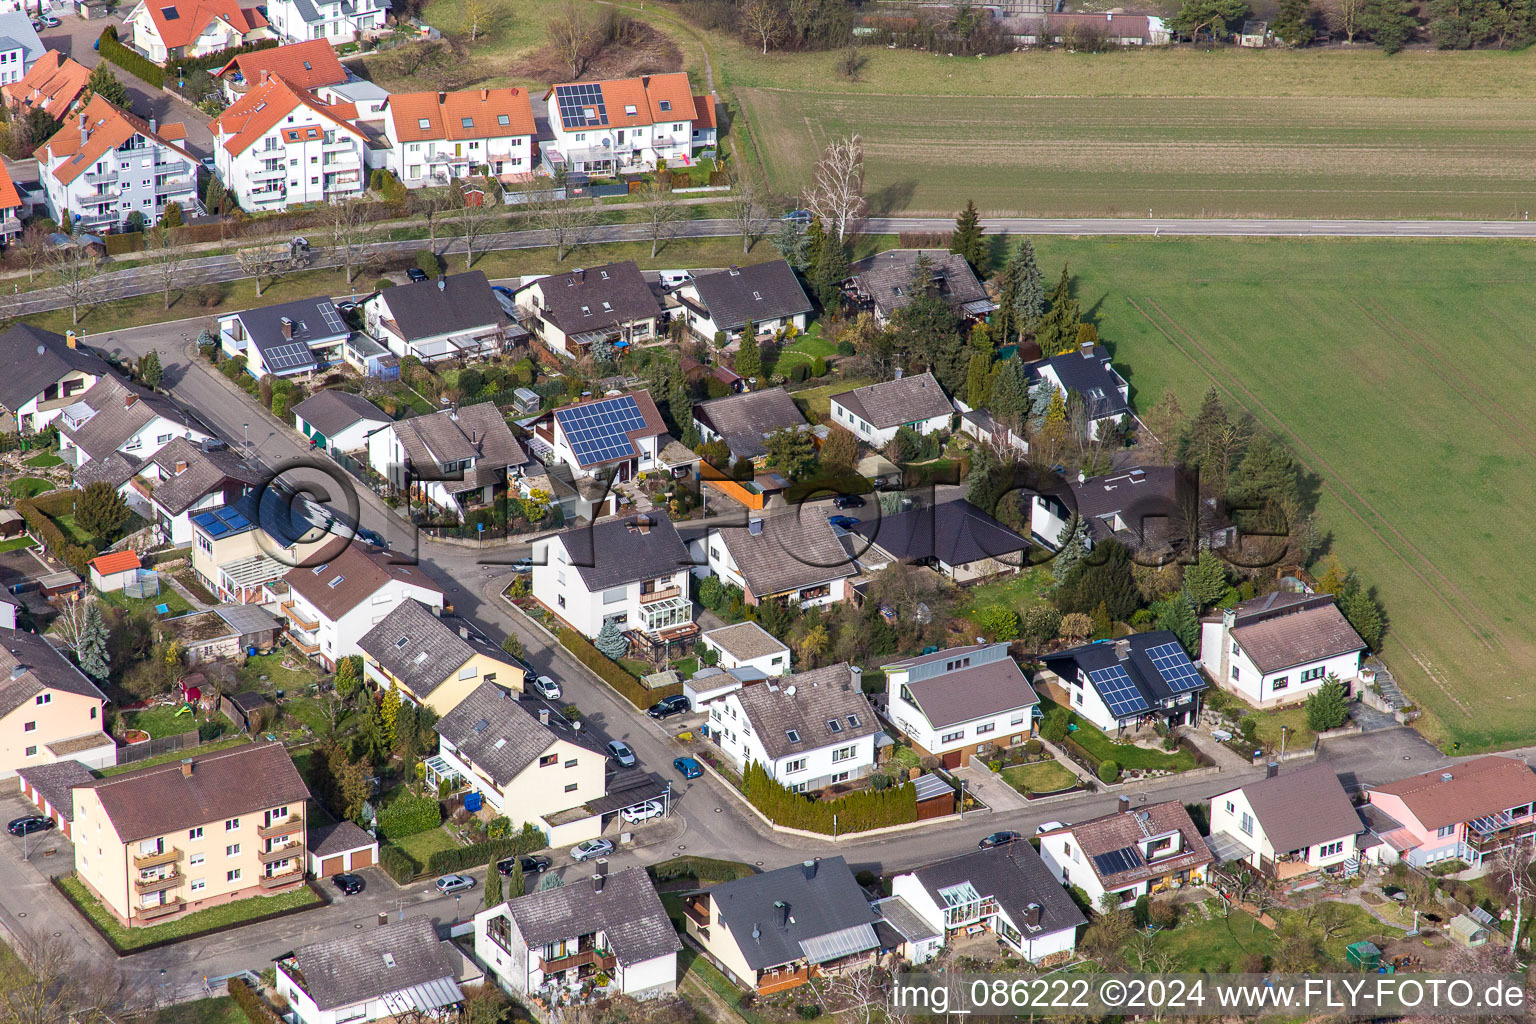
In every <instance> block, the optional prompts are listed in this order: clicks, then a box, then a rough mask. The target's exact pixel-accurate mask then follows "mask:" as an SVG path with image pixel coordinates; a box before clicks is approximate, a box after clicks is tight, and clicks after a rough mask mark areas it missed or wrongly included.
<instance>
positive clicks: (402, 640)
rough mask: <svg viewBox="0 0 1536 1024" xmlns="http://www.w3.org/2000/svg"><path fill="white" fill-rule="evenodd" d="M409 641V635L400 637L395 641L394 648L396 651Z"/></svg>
mask: <svg viewBox="0 0 1536 1024" xmlns="http://www.w3.org/2000/svg"><path fill="white" fill-rule="evenodd" d="M410 642H411V638H410V637H408V636H403V637H401V638H400V639H399V640H396V641H395V650H397V651H398V650H399V649H400V648H402V647H404V646H405V645H406V644H408V643H410Z"/></svg>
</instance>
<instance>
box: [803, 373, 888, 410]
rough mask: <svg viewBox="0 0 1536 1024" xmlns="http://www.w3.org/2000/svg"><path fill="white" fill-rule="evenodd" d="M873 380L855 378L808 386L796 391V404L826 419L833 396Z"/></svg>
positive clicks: (871, 382) (870, 382)
mask: <svg viewBox="0 0 1536 1024" xmlns="http://www.w3.org/2000/svg"><path fill="white" fill-rule="evenodd" d="M873 383H874V381H872V380H864V379H862V378H855V379H851V380H838V381H833V382H831V383H830V384H822V385H819V386H817V387H814V388H806V389H804V390H802V391H796V392H794V397H795V404H796V405H798V406H800V410H801V411H802V412H806V413H814V414H815V415H817V416H819V417H820V418H822V419H826V418H827V415H828V410H830V409H831V408H832V396H833V395H836V394H841V393H842V392H844V391H852V390H853V389H854V388H861V387H863V386H864V385H866V384H873Z"/></svg>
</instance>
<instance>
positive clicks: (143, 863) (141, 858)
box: [133, 846, 181, 871]
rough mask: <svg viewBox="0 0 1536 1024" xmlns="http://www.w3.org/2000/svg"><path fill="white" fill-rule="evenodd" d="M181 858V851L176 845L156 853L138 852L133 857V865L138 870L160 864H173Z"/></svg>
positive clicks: (155, 866)
mask: <svg viewBox="0 0 1536 1024" xmlns="http://www.w3.org/2000/svg"><path fill="white" fill-rule="evenodd" d="M179 860H181V851H180V850H178V849H177V848H176V847H174V846H172V847H168V848H166V849H164V850H161V851H160V852H158V853H144V854H139V855H137V856H135V857H134V858H133V866H134V867H135V868H137V869H138V870H140V871H143V870H145V869H146V868H157V867H159V866H160V865H162V864H174V863H176V862H177V861H179Z"/></svg>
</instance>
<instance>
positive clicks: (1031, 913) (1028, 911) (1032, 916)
mask: <svg viewBox="0 0 1536 1024" xmlns="http://www.w3.org/2000/svg"><path fill="white" fill-rule="evenodd" d="M1024 923H1025V924H1026V925H1028V926H1029V927H1031V928H1039V927H1040V904H1038V903H1031V904H1030V905H1029V906H1027V907H1025V908H1024Z"/></svg>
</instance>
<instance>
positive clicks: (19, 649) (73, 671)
mask: <svg viewBox="0 0 1536 1024" xmlns="http://www.w3.org/2000/svg"><path fill="white" fill-rule="evenodd" d="M18 668H22V669H25V671H21V672H18V671H17V669H18ZM45 689H48V690H59V691H61V692H63V693H75V694H79V695H80V696H82V697H92V698H94V699H96V700H106V699H107V698H106V695H105V694H103V693H102V692H101V691H100V690H99V689H97V688H96V684H95V683H93V682H91V681H90V679H88V678H86V676H85V674H84V673H83V672H81V671H80V670H79V669H77V668H75V666H74V665H72V664H70V661H69V659H68V658H66V657H64V655H63V653H62V652H61V651H59V650H57V649H56V648H55V647H54V646H53V645H52V644H50V643H49V642H48V641H47V640H45V639H44V638H43V637H41V636H39V635H37V634H36V633H27V632H25V631H23V630H19V629H0V717H4V716H5V715H8V714H10V713H11V712H12V711H15V710H16V709H17V708H19V707H21V705H23V704H25V703H26V702H27V701H29V700H31V699H32V698H33V697H35V696H37V695H38V694H39V693H42V692H43V691H44V690H45Z"/></svg>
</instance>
